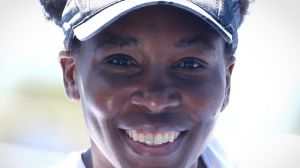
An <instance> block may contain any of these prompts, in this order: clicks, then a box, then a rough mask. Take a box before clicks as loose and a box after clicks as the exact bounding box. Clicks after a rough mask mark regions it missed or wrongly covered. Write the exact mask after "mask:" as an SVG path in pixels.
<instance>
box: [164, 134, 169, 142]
mask: <svg viewBox="0 0 300 168" xmlns="http://www.w3.org/2000/svg"><path fill="white" fill-rule="evenodd" d="M166 142H169V135H168V133H166V134H164V137H163V143H166Z"/></svg>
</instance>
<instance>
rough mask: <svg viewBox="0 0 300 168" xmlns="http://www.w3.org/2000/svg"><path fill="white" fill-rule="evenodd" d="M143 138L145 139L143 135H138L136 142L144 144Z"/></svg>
mask: <svg viewBox="0 0 300 168" xmlns="http://www.w3.org/2000/svg"><path fill="white" fill-rule="evenodd" d="M144 137H145V136H144V134H139V137H138V141H139V142H145V141H144Z"/></svg>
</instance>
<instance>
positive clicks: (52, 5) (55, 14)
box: [40, 0, 251, 56]
mask: <svg viewBox="0 0 300 168" xmlns="http://www.w3.org/2000/svg"><path fill="white" fill-rule="evenodd" d="M40 3H41V5H42V6H43V10H44V15H45V17H46V19H47V20H51V21H54V22H55V24H56V25H58V26H61V17H62V13H63V10H64V7H65V5H66V3H67V0H40ZM250 3H251V0H239V5H240V13H241V17H242V18H241V22H240V25H241V24H242V22H243V21H244V18H245V15H246V14H247V11H248V7H249V4H250ZM75 43H78V41H76V40H75ZM72 46H73V45H72ZM71 50H72V49H71ZM225 51H226V53H227V55H231V56H232V55H233V54H234V52H235V51H232V50H231V47H230V46H229V45H226V46H225Z"/></svg>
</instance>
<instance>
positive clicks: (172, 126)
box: [119, 123, 188, 132]
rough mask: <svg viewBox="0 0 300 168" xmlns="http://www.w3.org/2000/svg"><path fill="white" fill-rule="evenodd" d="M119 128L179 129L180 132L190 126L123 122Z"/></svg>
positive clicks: (162, 130) (163, 130) (164, 130)
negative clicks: (129, 123) (128, 123)
mask: <svg viewBox="0 0 300 168" xmlns="http://www.w3.org/2000/svg"><path fill="white" fill-rule="evenodd" d="M119 129H123V130H147V131H161V132H166V131H178V132H183V131H187V130H188V128H184V127H181V126H174V125H166V124H157V123H156V124H151V123H149V124H145V123H144V124H137V125H127V124H122V125H120V126H119Z"/></svg>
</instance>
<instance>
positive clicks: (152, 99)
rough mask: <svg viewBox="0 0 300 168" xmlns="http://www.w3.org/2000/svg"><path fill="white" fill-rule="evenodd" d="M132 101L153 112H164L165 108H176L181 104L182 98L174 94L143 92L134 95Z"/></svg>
mask: <svg viewBox="0 0 300 168" xmlns="http://www.w3.org/2000/svg"><path fill="white" fill-rule="evenodd" d="M131 103H132V104H134V105H137V106H141V107H144V108H147V109H148V110H149V111H151V112H155V113H158V112H162V111H164V110H165V109H170V108H175V107H177V106H179V104H180V98H179V97H178V96H174V95H168V96H166V95H162V94H142V93H137V94H134V95H132V97H131Z"/></svg>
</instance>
